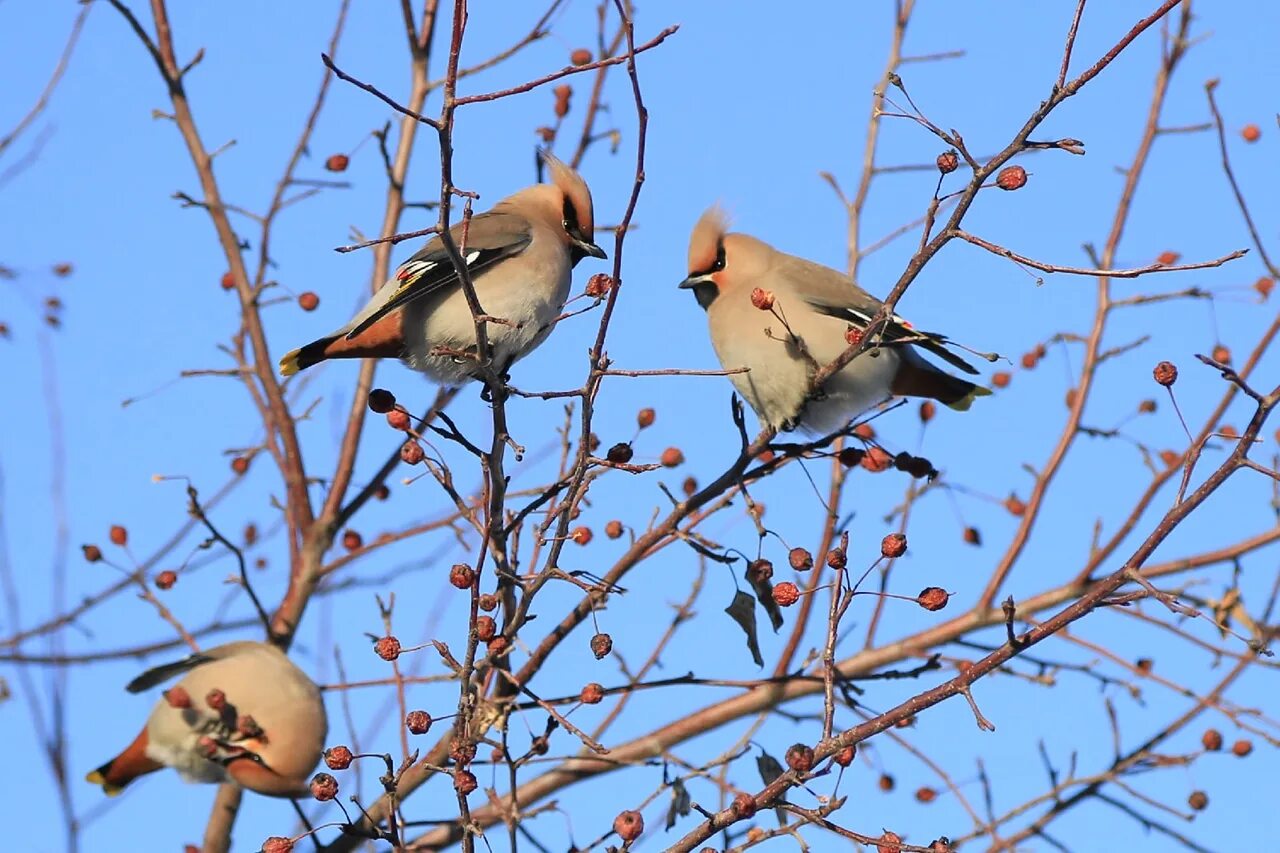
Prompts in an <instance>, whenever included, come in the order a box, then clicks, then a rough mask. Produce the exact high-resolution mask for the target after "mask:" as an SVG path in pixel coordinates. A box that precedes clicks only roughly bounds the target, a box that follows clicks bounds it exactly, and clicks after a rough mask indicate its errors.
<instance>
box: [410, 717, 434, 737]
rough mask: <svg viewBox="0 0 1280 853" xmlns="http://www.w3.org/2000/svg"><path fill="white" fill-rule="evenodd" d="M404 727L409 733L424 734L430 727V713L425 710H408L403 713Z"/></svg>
mask: <svg viewBox="0 0 1280 853" xmlns="http://www.w3.org/2000/svg"><path fill="white" fill-rule="evenodd" d="M404 727H405V728H406V729H408V730H409V733H410V734H415V735H425V734H426V733H427V731H428V730H429V729H430V728H431V715H430V714H428V713H427V712H426V711H410V712H409V713H407V714H405V715H404Z"/></svg>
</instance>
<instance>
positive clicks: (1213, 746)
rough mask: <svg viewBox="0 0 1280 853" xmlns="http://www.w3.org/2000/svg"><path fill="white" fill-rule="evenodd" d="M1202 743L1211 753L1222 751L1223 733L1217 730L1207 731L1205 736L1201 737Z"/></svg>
mask: <svg viewBox="0 0 1280 853" xmlns="http://www.w3.org/2000/svg"><path fill="white" fill-rule="evenodd" d="M1200 743H1201V745H1203V746H1204V748H1205V749H1206V750H1207V751H1209V752H1217V751H1218V750H1220V749H1222V732H1220V731H1218V730H1217V729H1205V732H1204V734H1203V735H1201V736H1200Z"/></svg>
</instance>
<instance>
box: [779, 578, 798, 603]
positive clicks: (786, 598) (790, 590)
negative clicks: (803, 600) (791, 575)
mask: <svg viewBox="0 0 1280 853" xmlns="http://www.w3.org/2000/svg"><path fill="white" fill-rule="evenodd" d="M773 600H774V602H775V603H776V604H778V605H780V606H782V607H790V606H791V605H793V604H795V603H796V602H797V601H799V600H800V588H799V587H797V586H796V585H795V584H793V583H792V582H791V581H783V582H782V583H780V584H778V585H777V586H775V587H774V588H773Z"/></svg>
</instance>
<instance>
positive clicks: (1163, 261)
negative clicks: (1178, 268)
mask: <svg viewBox="0 0 1280 853" xmlns="http://www.w3.org/2000/svg"><path fill="white" fill-rule="evenodd" d="M1181 258H1182V255H1180V254H1178V253H1177V252H1171V251H1169V250H1168V249H1166V250H1165V251H1163V252H1161V253H1160V254H1159V255H1157V256H1156V263H1157V264H1160V265H1161V266H1164V267H1171V266H1173V265H1174V264H1176V263H1177V262H1178V261H1179V259H1181Z"/></svg>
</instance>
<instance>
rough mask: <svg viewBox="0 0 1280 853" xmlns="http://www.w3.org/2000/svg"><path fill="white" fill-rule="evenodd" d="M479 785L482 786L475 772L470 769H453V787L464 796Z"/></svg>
mask: <svg viewBox="0 0 1280 853" xmlns="http://www.w3.org/2000/svg"><path fill="white" fill-rule="evenodd" d="M478 787H480V784H479V783H478V782H477V781H476V776H475V774H474V773H472V772H471V771H470V770H455V771H453V789H454V790H455V791H457V792H458V793H459V794H461V795H462V796H464V797H465V796H466V795H467V794H470V793H471V792H472V791H474V790H475V789H476V788H478Z"/></svg>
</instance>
